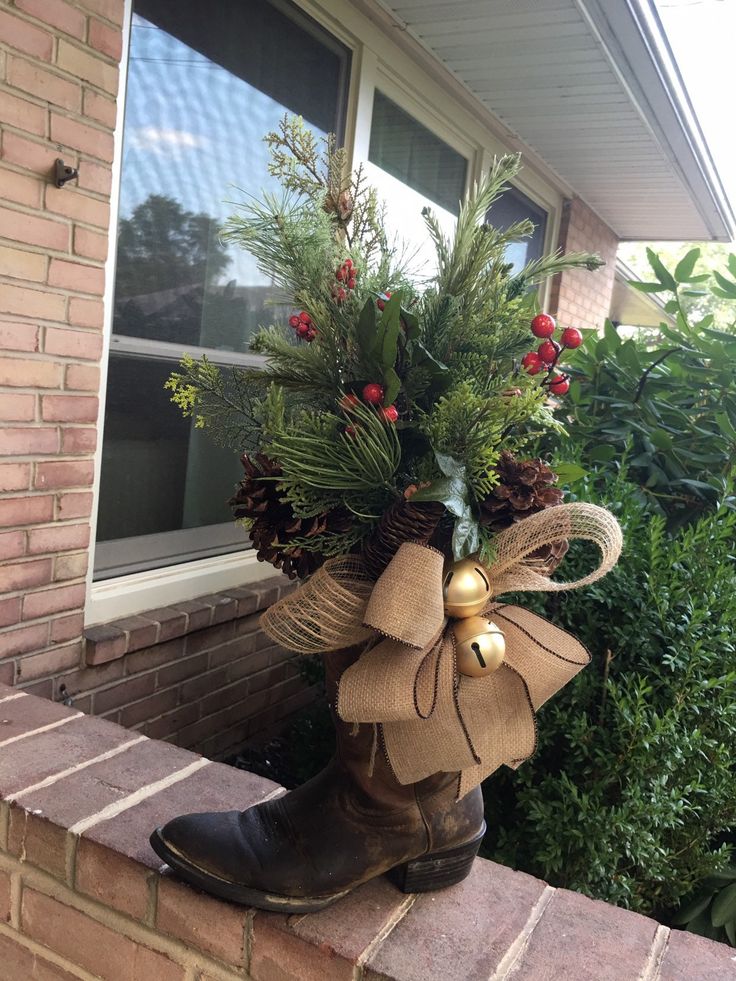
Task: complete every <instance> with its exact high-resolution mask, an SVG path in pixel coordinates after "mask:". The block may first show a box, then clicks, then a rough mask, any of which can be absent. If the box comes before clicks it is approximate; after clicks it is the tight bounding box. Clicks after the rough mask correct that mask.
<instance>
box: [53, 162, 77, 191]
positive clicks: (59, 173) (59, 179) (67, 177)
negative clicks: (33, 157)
mask: <svg viewBox="0 0 736 981" xmlns="http://www.w3.org/2000/svg"><path fill="white" fill-rule="evenodd" d="M75 177H79V171H78V170H77V168H76V167H69V166H68V165H67V164H65V163H64V161H63V160H62V159H61V157H57V159H56V161H55V162H54V184H56V186H57V187H63V186H64V185H65V184H66V182H67V181H73V180H74V178H75Z"/></svg>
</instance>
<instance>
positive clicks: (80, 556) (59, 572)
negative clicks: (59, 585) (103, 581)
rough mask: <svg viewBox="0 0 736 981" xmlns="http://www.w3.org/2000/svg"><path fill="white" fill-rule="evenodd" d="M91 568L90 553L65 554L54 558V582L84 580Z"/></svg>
mask: <svg viewBox="0 0 736 981" xmlns="http://www.w3.org/2000/svg"><path fill="white" fill-rule="evenodd" d="M88 567H89V553H88V552H73V553H72V554H69V553H64V554H62V555H57V556H55V558H54V582H61V581H63V580H66V579H82V578H83V577H84V576H86V575H87V568H88Z"/></svg>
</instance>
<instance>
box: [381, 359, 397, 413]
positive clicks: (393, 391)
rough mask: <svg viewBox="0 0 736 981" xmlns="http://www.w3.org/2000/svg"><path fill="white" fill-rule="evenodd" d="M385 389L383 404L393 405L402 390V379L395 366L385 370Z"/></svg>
mask: <svg viewBox="0 0 736 981" xmlns="http://www.w3.org/2000/svg"><path fill="white" fill-rule="evenodd" d="M383 387H384V396H383V404H384V405H391V404H392V403H393V402H394V401H395V399H396V396H397V395H398V394H399V390H400V389H401V379H400V378H399V376H398V375H397V374H396V371H395V369H394V368H393V366H392V367H390V368H384V369H383Z"/></svg>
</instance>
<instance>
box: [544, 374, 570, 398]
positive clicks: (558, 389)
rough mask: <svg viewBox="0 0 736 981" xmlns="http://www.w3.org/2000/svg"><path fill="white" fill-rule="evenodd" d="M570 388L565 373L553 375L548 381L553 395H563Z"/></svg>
mask: <svg viewBox="0 0 736 981" xmlns="http://www.w3.org/2000/svg"><path fill="white" fill-rule="evenodd" d="M569 389H570V379H569V378H568V377H567V376H566V375H555V376H554V378H553V379H552V381H551V382H550V383H549V390H550V392H552V394H553V395H565V394H566V393H567V392H568V391H569Z"/></svg>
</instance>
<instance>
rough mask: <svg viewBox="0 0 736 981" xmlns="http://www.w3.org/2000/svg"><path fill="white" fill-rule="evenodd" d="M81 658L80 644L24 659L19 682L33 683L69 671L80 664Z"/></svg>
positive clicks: (19, 670)
mask: <svg viewBox="0 0 736 981" xmlns="http://www.w3.org/2000/svg"><path fill="white" fill-rule="evenodd" d="M81 656H82V645H81V643H79V644H68V645H67V646H66V647H56V648H54V649H53V650H51V651H43V652H42V653H40V654H32V655H30V656H28V657H24V658H22V659H21V660H20V661H19V662H18V681H19V682H21V681H33V680H35V679H36V678H47V677H49V675H56V674H58V673H59V671H67V670H68V669H69V668H73V667H75V666H76V665H77V664H79V661H80V659H81Z"/></svg>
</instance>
